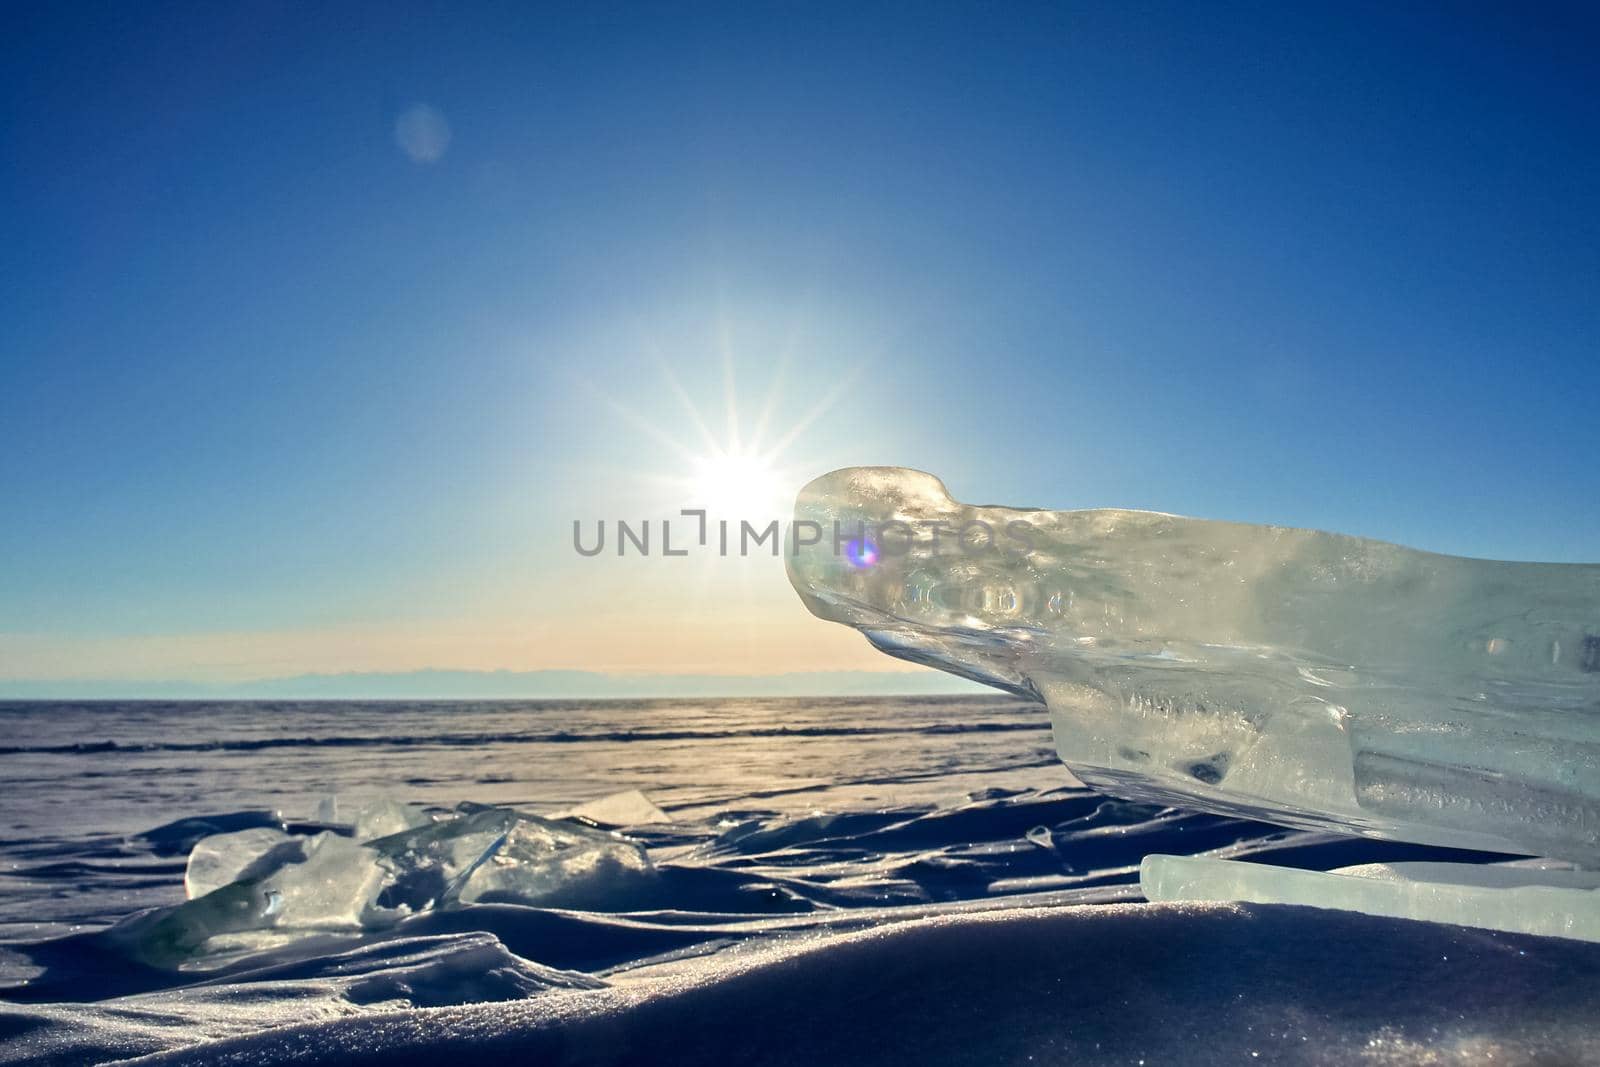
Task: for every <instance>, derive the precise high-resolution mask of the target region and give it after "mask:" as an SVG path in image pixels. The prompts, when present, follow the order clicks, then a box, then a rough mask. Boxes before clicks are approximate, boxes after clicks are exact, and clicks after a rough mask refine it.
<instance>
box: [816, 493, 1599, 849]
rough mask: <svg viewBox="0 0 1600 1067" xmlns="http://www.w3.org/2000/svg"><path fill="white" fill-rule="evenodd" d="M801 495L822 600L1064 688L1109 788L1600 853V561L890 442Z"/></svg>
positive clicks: (861, 621)
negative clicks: (1344, 528) (964, 468)
mask: <svg viewBox="0 0 1600 1067" xmlns="http://www.w3.org/2000/svg"><path fill="white" fill-rule="evenodd" d="M795 519H796V522H795V526H794V528H793V529H794V533H793V535H792V536H791V539H790V544H789V545H788V546H787V552H786V555H787V558H788V565H789V573H790V579H791V581H792V582H793V584H794V586H795V588H796V590H797V591H798V592H799V594H800V596H801V598H802V599H803V600H804V601H805V603H806V604H807V606H808V607H809V608H810V609H811V611H812V612H813V613H815V614H817V615H819V616H821V617H823V618H825V619H830V620H832V621H835V622H840V623H844V624H846V625H849V626H853V627H855V628H857V629H859V630H861V631H862V632H863V633H864V634H865V635H866V637H867V638H868V639H869V640H870V641H871V642H872V643H873V644H874V645H876V646H877V647H878V648H880V649H882V650H883V651H885V652H887V653H889V654H890V655H894V656H898V657H900V658H903V659H908V660H912V661H914V662H918V663H924V664H928V665H931V666H934V667H938V668H940V669H942V670H946V671H950V672H952V673H956V674H960V675H963V676H966V677H970V678H974V679H977V680H979V681H982V682H985V683H988V684H991V685H995V686H997V687H1000V688H1003V689H1007V690H1009V691H1011V692H1015V693H1019V694H1022V695H1026V696H1030V697H1033V698H1035V699H1039V700H1042V701H1043V702H1044V703H1046V704H1047V705H1048V707H1049V710H1050V717H1051V722H1052V725H1053V727H1054V731H1055V741H1056V747H1057V751H1058V752H1059V754H1060V756H1061V758H1062V760H1063V761H1064V762H1065V763H1066V764H1067V765H1068V766H1069V767H1070V768H1071V769H1072V770H1073V772H1074V773H1075V774H1077V776H1078V777H1079V778H1081V779H1082V780H1083V781H1084V782H1085V783H1087V784H1089V785H1092V786H1094V787H1096V788H1098V789H1101V790H1103V791H1105V792H1108V793H1112V794H1115V795H1118V796H1122V797H1126V798H1129V799H1135V800H1143V801H1155V802H1159V803H1175V804H1180V805H1184V806H1189V807H1196V808H1201V809H1205V810H1209V811H1214V812H1219V813H1223V814H1235V815H1243V816H1247V817H1251V818H1259V819H1265V820H1269V821H1274V822H1279V823H1284V824H1288V825H1292V826H1302V827H1312V828H1333V829H1338V830H1343V831H1345V832H1350V833H1360V834H1366V835H1370V836H1376V837H1387V838H1393V839H1396V840H1403V841H1412V842H1419V843H1425V844H1436V845H1445V846H1455V847H1465V848H1474V849H1483V850H1492V851H1500V852H1511V853H1520V854H1530V855H1547V856H1556V857H1561V858H1565V859H1570V860H1573V861H1576V862H1579V863H1581V864H1584V865H1586V866H1600V566H1592V565H1576V564H1540V563H1503V562H1495V561H1487V560H1469V559H1461V558H1456V557H1451V556H1441V555H1435V554H1431V553H1426V552H1419V551H1415V550H1413V549H1408V548H1403V547H1401V546H1398V545H1392V544H1385V543H1382V542H1377V541H1370V540H1364V539H1361V538H1356V537H1348V536H1343V535H1339V534H1330V533H1322V532H1317V531H1311V530H1297V529H1287V528H1282V527H1275V526H1251V525H1244V524H1238V523H1227V522H1214V521H1208V520H1200V519H1188V518H1182V517H1179V516H1174V515H1162V514H1156V513H1151V512H1138V511H1122V510H1113V509H1099V510H1087V511H1060V512H1052V511H1040V510H1026V509H1010V508H1001V507H977V506H970V505H965V504H960V503H958V502H956V501H954V500H952V499H951V498H950V496H949V494H948V493H947V492H946V490H945V487H944V486H943V484H942V483H941V482H940V481H939V480H938V479H937V478H934V477H933V476H932V475H928V474H924V473H921V472H918V471H910V470H903V469H899V468H889V467H867V468H851V469H846V470H841V471H835V472H833V473H832V474H828V475H825V476H823V477H821V478H818V479H817V480H816V481H813V482H812V483H810V484H809V485H807V486H806V487H805V488H804V489H803V490H802V491H801V493H800V496H799V499H798V500H797V502H796V510H795Z"/></svg>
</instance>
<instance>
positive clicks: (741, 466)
mask: <svg viewBox="0 0 1600 1067" xmlns="http://www.w3.org/2000/svg"><path fill="white" fill-rule="evenodd" d="M688 488H689V497H690V500H691V501H692V502H693V506H694V507H697V508H705V509H706V512H707V513H708V515H709V516H710V517H711V518H712V519H749V520H751V521H755V520H756V519H765V518H772V517H775V516H777V515H778V510H777V509H778V508H779V507H781V505H782V503H783V497H784V493H785V490H786V489H787V486H786V485H785V484H784V481H783V479H782V478H781V477H780V475H779V474H778V472H777V471H776V470H775V469H773V466H772V461H771V460H770V459H769V458H767V457H764V456H758V455H754V454H741V453H737V452H719V453H715V454H713V455H709V456H704V457H701V458H700V459H697V460H696V461H695V463H694V469H693V471H692V472H691V474H690V477H689V485H688Z"/></svg>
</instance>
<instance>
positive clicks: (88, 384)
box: [0, 2, 1600, 680]
mask: <svg viewBox="0 0 1600 1067" xmlns="http://www.w3.org/2000/svg"><path fill="white" fill-rule="evenodd" d="M1597 11H1600V9H1596V8H1595V7H1594V6H1593V5H1588V6H1581V5H1574V6H1562V5H1553V4H1532V5H1523V4H1516V5H1513V4H1510V3H1506V4H1498V5H1475V4H1459V5H1414V4H1355V3H1352V4H1344V3H1341V4H1320V5H1317V4H1281V3H1262V4H1183V3H1174V4H1145V3H1110V2H1107V3H1094V4H1061V5H1052V6H1047V7H1035V8H1030V7H1027V6H1023V5H983V6H976V5H975V6H972V7H960V6H953V5H896V6H868V5H860V4H848V5H837V6H832V5H817V4H811V5H783V6H768V5H751V4H740V5H730V6H726V7H721V6H716V5H670V6H669V5H662V6H654V5H643V6H639V7H634V6H626V7H616V8H607V7H605V6H603V5H598V4H582V5H578V4H574V5H571V6H570V7H568V8H566V9H564V10H563V9H561V8H558V7H554V6H550V5H537V4H523V3H513V4H503V5H499V4H475V5H462V4H441V5H437V6H431V7H429V6H416V5H403V4H391V3H383V4H372V5H367V6H359V5H355V6H352V5H314V4H259V3H244V4H225V5H201V4H184V5H177V6H174V7H171V8H169V9H166V10H164V11H163V10H161V9H159V8H158V6H157V5H146V4H135V5H94V6H91V7H74V6H72V5H66V4H62V5H55V4H40V5H32V7H31V9H30V10H24V9H22V8H20V7H17V6H15V5H14V6H12V7H11V8H10V9H9V10H8V11H7V12H6V14H5V15H4V16H3V21H4V31H5V32H4V33H3V34H0V60H3V61H0V306H3V313H0V429H3V431H4V446H3V448H0V500H3V501H4V521H3V522H0V680H3V679H18V678H30V679H39V678H67V679H72V678H146V679H148V678H178V679H200V680H215V679H241V678H257V677H272V676H281V675H293V674H297V673H301V672H307V671H347V670H351V671H399V670H410V669H414V668H423V667H437V668H460V669H490V668H508V669H517V670H528V669H540V668H570V669H581V670H594V671H623V672H627V671H667V672H712V673H762V672H769V671H773V672H775V671H806V670H823V669H833V668H839V669H851V668H872V667H882V668H888V667H891V666H893V664H891V663H890V662H889V661H886V660H882V658H881V657H878V656H876V654H875V653H870V652H869V651H868V650H866V649H865V647H864V645H862V644H861V643H860V642H859V639H857V638H856V637H855V636H854V635H851V634H848V633H845V632H843V631H841V630H839V629H838V628H835V627H830V626H827V625H825V624H823V623H821V622H817V621H815V620H812V619H811V618H810V617H809V616H808V615H807V614H806V613H805V612H804V610H803V608H801V606H800V605H799V604H798V602H797V601H796V600H795V598H794V597H793V594H792V593H791V592H790V591H789V590H788V588H787V584H786V582H785V581H784V578H783V575H782V572H781V568H779V567H776V566H771V565H770V564H771V561H770V560H766V561H751V562H746V563H738V562H735V561H712V562H706V561H702V560H690V561H678V560H664V559H660V558H654V559H648V560H617V559H615V558H614V557H611V556H609V555H608V556H605V557H600V558H596V559H592V560H591V559H583V558H580V557H578V556H577V554H576V553H575V552H573V550H572V547H571V532H572V531H571V524H572V521H573V520H574V519H575V518H582V519H584V520H593V519H596V518H600V517H604V518H607V519H612V520H614V519H615V518H617V517H629V518H644V517H647V516H659V515H661V514H664V513H665V514H670V513H671V510H670V509H673V508H676V507H678V506H686V504H687V502H688V501H687V500H686V499H685V498H686V496H689V495H692V494H690V493H689V492H688V491H687V490H686V489H685V487H684V486H683V485H681V484H678V483H676V482H675V481H674V480H675V479H676V480H681V479H687V478H692V477H694V476H695V472H696V471H697V470H700V469H701V468H703V467H705V459H706V457H708V456H711V455H713V454H714V453H716V452H719V451H720V452H722V453H727V454H732V455H735V456H748V455H754V454H757V453H763V452H765V451H767V450H771V449H772V448H773V447H774V446H777V445H780V444H781V446H782V447H781V448H779V449H778V454H777V455H776V456H774V457H771V458H770V466H771V467H772V468H773V469H774V471H775V472H776V474H775V477H773V478H768V479H767V480H766V481H767V485H766V486H765V487H766V488H774V487H775V488H776V489H778V490H783V491H787V492H789V493H791V494H792V491H793V489H794V488H797V487H798V485H799V484H801V483H802V482H803V481H805V480H806V479H807V478H809V477H810V476H812V475H815V474H818V473H821V472H823V471H825V470H828V469H831V468H833V467H837V466H844V465H851V464H860V463H893V464H899V465H906V466H915V467H919V468H923V469H926V470H930V471H933V472H935V473H937V474H939V475H941V476H942V477H944V478H945V479H946V481H947V482H948V483H949V484H950V486H951V488H952V490H953V491H954V492H955V494H956V495H957V496H958V497H960V498H963V499H967V500H975V501H983V502H998V503H1014V504H1019V505H1023V504H1026V505H1044V506H1053V507H1063V508H1066V507H1090V506H1125V507H1144V508H1154V509H1158V510H1163V511H1173V512H1179V513H1184V514H1191V515H1200V516H1206V517H1215V518H1228V519H1236V520H1244V521H1255V522H1277V523H1283V524H1288V525H1296V526H1311V527H1319V528H1325V529H1335V530H1340V531H1343V532H1349V533H1357V534H1363V535H1367V536H1372V537H1379V538H1383V539H1386V540H1395V541H1401V542H1404V543H1408V544H1412V545H1416V546H1418V547H1423V548H1429V549H1434V550H1438V551H1446V552H1455V553H1461V554H1467V555H1480V556H1489V557H1500V558H1517V559H1545V560H1566V561H1594V560H1597V559H1600V491H1597V490H1600V417H1597V411H1600V211H1597V208H1600V204H1597V197H1600V192H1597V191H1600V64H1597V63H1596V62H1595V56H1596V55H1600V25H1597V23H1600V14H1597ZM697 421H698V422H699V423H700V424H702V425H703V428H704V432H702V429H701V428H697V425H696V423H697ZM758 427H760V428H761V431H762V432H761V433H760V437H759V446H758V445H757V444H753V443H752V442H753V441H754V440H755V439H756V438H757V431H758ZM737 465H738V462H735V464H734V466H735V467H737ZM718 469H719V468H717V467H716V466H715V465H714V464H713V465H712V470H713V475H715V473H716V471H717V470H718ZM702 473H704V472H703V471H702ZM723 473H724V474H726V471H723ZM699 488H700V489H703V488H704V486H703V485H701V486H700V487H699ZM680 563H682V564H683V565H682V566H681V567H679V566H678V564H680ZM675 568H676V569H675ZM880 661H881V662H880Z"/></svg>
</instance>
